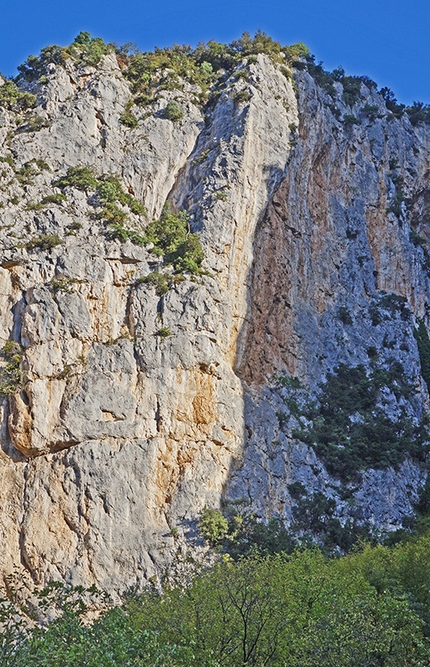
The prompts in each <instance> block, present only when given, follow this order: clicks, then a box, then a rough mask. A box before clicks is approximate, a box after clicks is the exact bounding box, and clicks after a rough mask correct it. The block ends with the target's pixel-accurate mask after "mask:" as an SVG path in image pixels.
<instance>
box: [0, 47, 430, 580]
mask: <svg viewBox="0 0 430 667" xmlns="http://www.w3.org/2000/svg"><path fill="white" fill-rule="evenodd" d="M240 67H242V65H241V66H240ZM248 67H249V70H250V75H249V79H248V80H247V81H246V82H245V81H244V79H242V78H238V79H234V78H231V79H230V80H229V81H227V84H230V85H229V86H228V87H227V88H226V89H225V90H224V92H222V94H221V95H220V97H219V99H218V100H217V102H216V104H215V106H213V107H212V109H211V111H210V112H208V113H207V115H206V117H204V116H203V115H202V111H201V110H200V109H199V108H197V107H196V106H194V104H193V103H192V101H191V100H192V99H193V96H192V95H191V93H189V92H188V90H187V87H185V89H184V91H183V92H182V93H180V94H179V95H180V96H182V100H181V103H182V105H183V106H184V108H185V116H184V118H183V120H182V121H181V122H179V123H172V122H171V121H169V120H167V119H165V118H163V115H162V110H163V108H164V107H165V106H166V103H167V101H168V100H169V99H171V98H173V97H177V96H178V92H177V91H174V92H163V91H162V92H161V94H160V95H161V96H160V98H159V100H158V102H157V103H156V106H155V107H153V109H152V111H153V113H152V114H151V115H150V116H149V117H145V114H143V112H140V111H139V110H136V114H137V115H138V117H139V124H138V127H137V128H135V129H130V128H127V127H125V126H124V125H122V124H121V123H120V120H119V118H120V115H121V114H122V113H123V111H124V108H125V105H126V104H127V102H128V100H129V98H130V92H129V87H128V83H127V81H126V79H125V78H124V76H123V74H122V73H121V70H120V68H119V66H118V64H117V61H116V58H115V56H114V55H109V56H106V57H105V58H104V59H103V60H102V62H101V64H100V65H99V66H98V67H97V68H89V67H87V68H79V67H78V66H76V65H75V64H74V63H68V64H67V65H66V67H55V66H52V71H51V72H50V73H49V76H48V77H47V78H48V81H47V83H46V84H45V85H44V86H42V87H41V88H40V90H36V92H37V94H38V105H39V106H38V107H37V108H36V110H35V112H34V113H37V114H38V116H40V117H42V118H44V119H45V120H47V121H48V122H47V127H42V128H41V129H39V130H38V131H31V128H29V127H27V126H25V125H23V126H22V125H21V126H18V125H17V124H16V118H15V116H14V114H13V113H12V112H9V111H6V110H4V109H3V110H2V109H0V143H1V145H2V149H1V155H2V156H4V157H7V156H9V157H12V158H13V162H11V161H9V162H11V164H9V163H8V162H2V164H1V165H0V167H1V175H2V184H3V187H2V189H1V191H0V203H1V204H3V207H2V208H1V209H0V216H1V229H0V243H1V268H0V281H1V289H0V300H1V301H0V303H1V305H0V338H1V342H2V345H4V344H5V343H6V342H7V341H8V340H13V341H16V342H17V343H19V345H21V346H22V349H23V355H22V361H21V370H22V372H23V376H24V381H23V385H22V387H21V388H20V389H19V390H17V391H16V392H12V393H11V394H10V395H8V396H4V397H3V398H2V403H1V427H0V428H1V431H0V438H1V458H0V476H1V483H0V507H1V514H0V535H1V545H2V549H1V551H0V570H1V572H3V573H8V572H10V571H12V569H13V567H14V566H15V565H17V564H21V565H22V566H23V567H24V568H26V569H27V570H28V571H29V572H30V573H31V575H32V577H33V578H34V579H35V580H36V581H42V582H43V581H47V580H49V579H52V578H54V579H57V578H60V579H63V580H66V581H68V582H73V583H81V582H84V583H96V584H97V585H98V586H100V587H102V588H109V589H117V590H118V589H123V588H125V587H126V586H130V585H133V584H138V585H139V584H141V583H142V582H143V581H144V580H145V579H146V578H148V577H151V576H153V575H154V574H156V573H157V569H158V568H159V566H160V564H161V563H163V562H164V561H165V560H166V559H168V558H169V553H170V552H171V551H172V550H173V548H174V542H175V539H174V537H172V536H171V533H170V531H171V529H172V528H173V527H178V528H179V533H180V534H181V532H182V531H183V530H184V531H186V530H187V527H188V526H189V524H190V522H193V520H195V518H196V516H197V515H198V513H199V512H200V511H201V510H202V508H203V507H205V506H212V507H217V506H219V504H220V501H221V498H222V497H223V496H225V497H227V498H230V499H238V498H242V497H245V498H247V499H248V500H249V502H250V503H251V504H252V506H253V507H254V508H255V509H256V510H257V511H258V512H259V513H260V515H261V516H263V517H266V518H269V517H270V516H271V515H273V514H275V515H277V516H281V517H282V518H283V519H285V520H286V521H287V522H288V520H289V519H290V518H291V508H292V499H291V496H290V494H289V491H288V484H290V483H292V482H294V481H301V482H303V484H304V485H305V486H306V488H307V489H308V490H309V491H310V492H313V491H316V490H318V491H320V490H321V491H323V492H324V493H326V494H327V495H328V496H332V497H336V498H337V500H338V513H339V517H341V518H342V517H343V518H345V517H348V516H349V514H348V512H349V511H350V509H349V508H350V507H351V503H349V504H348V503H346V502H343V501H342V500H341V498H340V497H338V496H337V495H336V494H337V488H338V486H339V483H338V481H337V480H335V479H333V478H332V477H330V476H329V475H328V474H327V472H326V470H325V468H324V465H323V463H322V462H321V461H319V460H318V459H317V457H316V455H315V453H314V452H313V450H312V449H311V448H310V447H308V446H306V445H304V444H303V443H301V442H300V441H298V440H295V439H294V438H293V437H292V435H291V432H289V431H288V430H286V429H285V428H283V427H282V424H281V423H280V421H279V418H278V416H277V414H278V413H279V409H280V406H281V407H282V409H283V410H285V405H284V401H283V395H282V391H281V390H279V389H277V388H276V387H274V386H273V383H272V382H271V378H272V376H273V373H274V372H277V371H286V372H288V373H290V374H292V375H294V376H298V377H300V378H301V380H302V381H303V382H305V383H306V384H307V385H308V386H309V387H310V391H311V392H312V391H315V390H317V387H318V384H319V383H320V382H321V381H322V380H323V379H324V378H325V377H326V374H327V372H329V371H332V370H333V369H334V368H335V367H336V366H337V364H339V363H340V362H344V363H347V364H350V365H353V366H354V365H357V364H364V365H365V366H366V367H367V368H369V367H370V366H369V365H370V360H369V355H368V350H369V347H370V346H374V347H376V348H377V349H378V350H379V351H380V359H381V363H384V361H387V360H389V358H390V357H392V356H393V355H394V356H395V357H396V358H397V359H399V360H400V361H401V362H402V364H403V365H404V368H405V372H406V374H407V375H408V377H409V378H410V379H411V380H413V381H415V382H416V383H417V384H418V385H419V392H418V393H417V395H416V396H415V397H414V399H413V401H410V402H409V403H408V405H407V410H408V414H410V416H411V417H412V418H414V419H418V418H420V417H421V416H422V414H423V411H424V410H425V406H426V404H427V402H428V395H427V389H426V387H425V385H424V382H423V381H422V379H421V375H420V372H421V371H420V362H419V357H418V351H417V344H416V341H415V338H414V336H413V332H414V328H415V323H416V318H423V317H426V314H427V304H428V297H429V285H428V276H427V272H426V268H425V266H424V264H425V262H424V260H425V255H424V250H423V248H422V247H421V246H420V245H416V244H415V245H414V244H413V243H412V242H411V241H410V226H409V223H410V222H411V221H412V220H413V221H414V225H415V228H416V232H417V233H418V234H420V235H421V236H423V237H426V238H427V236H428V233H429V232H428V229H426V228H425V225H426V219H427V218H426V216H428V211H427V208H428V192H429V180H430V176H429V174H430V171H429V156H430V151H429V148H430V131H429V129H428V127H427V126H421V125H419V126H417V127H415V128H413V127H412V126H411V124H410V122H409V120H408V119H407V118H406V117H405V118H402V119H400V120H398V119H392V120H390V119H389V118H388V113H387V110H386V108H385V106H384V103H383V100H382V98H381V97H380V96H379V95H377V94H376V93H375V92H374V91H373V92H372V91H371V90H370V89H368V88H367V87H366V86H364V85H363V87H362V96H363V99H362V100H360V102H359V104H358V105H357V107H356V108H355V113H357V114H359V109H360V108H361V107H362V106H363V105H364V104H366V103H367V104H371V105H377V106H378V107H379V110H380V114H379V116H380V117H378V118H377V119H376V120H374V121H372V122H370V120H369V119H368V118H367V116H366V115H365V114H362V116H360V119H361V123H360V124H359V125H353V126H349V125H347V124H342V123H341V122H339V121H337V120H336V119H335V118H334V117H333V114H332V112H331V111H330V109H329V106H328V105H327V99H326V98H327V95H326V93H324V92H323V91H322V90H321V89H319V88H318V87H317V86H316V85H315V83H314V81H313V79H312V78H311V77H310V76H309V75H308V74H307V73H304V72H301V73H299V74H298V76H297V82H296V84H295V85H296V86H297V92H295V90H294V89H293V84H292V82H291V81H290V80H289V79H288V78H286V77H285V76H284V75H283V74H282V73H281V71H280V70H279V68H278V67H277V66H275V65H273V64H272V63H271V62H270V60H269V59H268V58H267V57H265V56H263V55H259V56H258V62H256V63H254V64H251V65H248ZM240 90H246V91H248V93H249V99H248V100H247V101H242V102H240V101H238V100H236V101H235V99H234V97H235V94H236V93H237V91H240ZM341 92H342V91H341V87H340V89H339V95H338V97H339V99H338V101H337V104H338V106H339V108H340V109H341V111H342V112H343V113H344V114H346V113H351V110H350V108H349V109H348V108H346V107H345V106H344V104H343V102H342V99H341ZM245 97H246V96H244V98H245ZM139 114H140V116H139ZM296 128H298V131H297V130H296ZM31 160H38V161H40V160H43V161H44V162H46V163H47V165H46V166H48V167H49V170H48V169H47V168H46V166H44V165H42V166H40V163H39V166H37V167H34V172H35V173H33V175H32V177H31V178H29V179H23V178H21V179H19V178H17V174H18V176H19V174H20V173H22V171H21V172H20V169H21V168H22V167H23V166H24V165H25V164H27V163H29V161H31ZM390 161H391V162H390ZM394 162H395V163H396V164H397V163H398V167H397V166H396V167H395V168H396V169H397V173H399V174H400V175H401V176H402V178H403V179H404V189H405V192H406V196H407V200H406V201H407V202H408V203H409V210H406V208H405V204H402V206H403V209H402V212H401V214H400V215H395V214H394V213H392V212H391V213H387V207H389V206H390V202H391V201H392V199H393V197H394V196H395V187H394V184H393V181H392V178H391V177H390V174H391V173H392V170H393V169H394V167H393V165H394ZM12 164H13V166H11V165H12ZM33 165H37V163H33ZM77 165H83V166H91V167H93V168H94V169H95V171H96V173H97V174H99V175H100V176H102V175H106V174H115V175H118V176H119V177H120V179H121V182H122V183H123V186H124V189H125V190H128V191H129V192H131V193H133V194H134V196H135V197H136V198H137V199H139V200H140V201H142V202H143V204H144V205H145V207H146V209H147V211H148V213H147V216H146V217H145V216H137V215H135V216H133V215H131V218H132V223H133V225H134V227H135V229H137V230H141V229H144V227H145V225H146V224H147V223H148V221H149V220H151V219H152V218H154V217H157V216H159V214H160V212H161V210H162V207H163V205H164V204H165V202H166V201H170V202H171V205H172V206H174V207H176V208H178V209H186V210H187V211H188V212H189V213H190V220H191V224H192V228H193V231H197V232H198V233H199V235H200V238H201V241H202V244H203V247H204V251H205V261H204V268H205V269H206V271H207V274H206V275H203V276H198V277H193V276H186V277H185V280H184V281H183V282H180V283H178V284H177V285H176V286H174V287H172V288H171V289H170V290H169V291H168V292H167V293H166V294H165V295H163V296H160V295H159V294H157V291H156V289H155V287H154V286H153V285H151V284H148V283H144V282H141V281H140V280H139V279H141V278H143V277H145V276H147V275H148V274H149V273H150V272H151V271H154V270H160V269H162V268H163V262H162V260H160V259H158V258H157V257H154V255H153V254H151V253H150V252H149V250H146V249H145V248H142V247H139V246H136V245H133V244H132V243H131V241H127V242H124V243H121V242H120V241H119V240H109V238H108V236H107V235H106V229H105V227H104V224H103V222H102V221H100V220H98V219H96V217H95V216H94V214H93V211H94V209H92V208H91V197H93V196H95V195H94V193H89V192H83V191H80V190H77V189H75V188H68V189H66V191H65V192H66V194H67V201H66V202H64V203H59V204H55V203H51V204H49V205H48V206H45V207H44V208H40V209H39V210H34V208H35V207H34V206H33V210H32V203H33V204H34V203H37V202H40V201H41V199H43V198H44V197H46V196H49V195H52V193H54V192H57V193H58V192H59V190H58V189H56V188H54V187H53V185H52V182H53V180H55V178H58V177H59V176H61V175H64V173H65V172H66V170H67V168H68V167H70V166H77ZM390 165H391V166H390ZM89 198H90V200H89ZM36 208H37V207H36ZM41 234H45V235H58V236H59V237H60V239H61V244H59V245H56V246H55V247H51V248H43V247H40V243H39V247H38V246H37V243H36V244H33V247H32V244H29V243H28V241H29V240H31V239H36V241H37V239H39V240H40V235H41ZM382 291H385V292H390V293H391V292H392V293H394V294H397V295H401V296H404V297H406V299H407V303H408V304H409V307H406V306H405V308H406V311H405V312H406V315H404V314H403V315H402V313H401V312H400V311H396V310H394V311H393V310H391V311H390V310H386V311H384V318H385V319H383V320H382V322H381V323H380V324H379V325H378V326H374V325H373V324H372V318H371V310H369V309H371V306H372V304H373V305H374V304H378V303H379V302H380V299H381V296H382ZM340 307H343V308H345V309H347V310H348V313H349V314H350V317H351V318H352V323H351V324H344V323H342V322H341V321H340V320H339V317H338V310H339V308H340ZM402 312H403V311H402ZM160 330H163V331H164V332H170V334H171V335H164V336H160V335H156V334H157V332H159V331H160ZM384 345H385V347H384ZM387 362H388V361H387ZM5 363H6V361H5ZM393 410H395V407H393ZM274 442H275V443H276V445H274ZM424 479H425V472H424V471H423V470H422V467H420V465H418V463H416V462H414V461H412V460H409V459H407V460H406V461H405V462H404V464H403V465H402V466H401V467H400V468H398V469H397V470H394V469H392V468H389V469H386V470H378V471H372V470H368V471H367V472H366V473H365V474H364V476H363V478H362V482H361V484H360V485H359V486H358V487H357V488H356V489H355V490H354V494H355V495H354V498H355V502H356V504H358V505H359V506H360V508H361V510H360V511H361V515H360V516H361V518H362V519H363V520H368V521H370V522H371V523H373V524H374V525H375V526H377V527H380V528H392V527H395V526H398V525H399V524H400V522H401V519H402V517H403V516H404V515H407V514H410V513H411V512H412V505H411V502H412V501H414V500H416V498H417V492H418V490H419V488H420V486H422V484H423V481H424Z"/></svg>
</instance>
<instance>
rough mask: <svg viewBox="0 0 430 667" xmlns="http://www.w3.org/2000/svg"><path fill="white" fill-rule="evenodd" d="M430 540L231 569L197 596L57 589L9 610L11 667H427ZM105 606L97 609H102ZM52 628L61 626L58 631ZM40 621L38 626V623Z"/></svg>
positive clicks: (14, 597)
mask: <svg viewBox="0 0 430 667" xmlns="http://www.w3.org/2000/svg"><path fill="white" fill-rule="evenodd" d="M429 591H430V535H429V534H425V535H423V536H421V537H419V538H414V539H413V540H410V541H409V542H404V543H401V544H398V545H396V546H394V547H390V548H388V547H381V546H379V547H376V548H372V547H370V546H365V547H362V549H361V550H360V551H356V552H355V553H353V554H351V555H350V556H348V557H344V558H341V559H331V560H327V559H325V558H324V557H323V555H322V554H321V553H320V552H319V551H318V550H317V549H311V550H303V551H295V552H294V553H292V554H291V555H288V556H287V555H286V554H283V553H281V554H278V555H275V556H251V557H248V558H243V559H240V560H239V561H238V562H236V563H234V562H233V561H231V560H228V559H227V560H223V561H220V562H218V563H217V564H216V565H215V566H213V567H211V568H210V569H208V570H205V571H201V572H200V573H199V574H197V575H195V576H194V578H193V579H192V580H191V582H190V583H189V585H188V586H186V587H183V586H176V587H173V588H172V587H169V586H167V585H165V586H164V587H163V591H162V593H160V592H156V591H155V590H153V591H148V592H146V593H142V594H130V595H128V596H126V598H125V600H124V604H123V605H122V606H121V607H110V608H109V607H108V606H106V601H103V600H100V599H99V600H98V606H99V607H100V606H101V607H102V608H104V611H103V612H102V613H101V615H100V616H99V617H98V618H96V619H95V620H92V621H89V620H86V621H85V618H86V616H85V613H86V610H88V609H91V608H92V605H93V604H94V601H95V599H94V598H95V596H96V593H95V591H91V590H89V591H88V590H84V589H79V588H71V589H67V588H63V587H61V586H60V585H56V584H54V585H51V586H50V587H48V589H46V590H45V591H41V592H39V593H37V595H36V596H34V595H33V598H32V602H31V603H29V602H28V600H26V599H25V597H23V595H22V593H21V594H20V593H19V591H17V589H16V588H14V587H13V586H11V585H10V582H9V588H8V597H7V598H3V599H1V600H0V626H1V631H0V660H1V664H2V667H18V666H19V667H33V666H36V665H37V666H38V667H58V665H63V666H64V667H81V666H82V665H86V666H87V667H120V666H121V667H125V666H126V667H142V665H153V666H157V665H158V666H159V667H223V666H228V667H244V666H245V665H246V666H249V667H251V666H255V667H264V666H266V667H334V666H336V667H357V666H358V665H360V666H362V665H366V666H367V667H380V666H381V665H384V667H424V665H427V664H428V663H429V659H430V644H429V640H428V635H429V631H430V627H429V621H430V617H429V608H430V604H429V603H430V592H429ZM96 602H97V600H96ZM49 619H50V620H49ZM35 621H38V622H35Z"/></svg>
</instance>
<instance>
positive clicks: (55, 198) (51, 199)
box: [42, 192, 67, 206]
mask: <svg viewBox="0 0 430 667" xmlns="http://www.w3.org/2000/svg"><path fill="white" fill-rule="evenodd" d="M64 201H67V197H66V195H65V194H64V193H62V192H57V193H55V194H53V195H47V196H46V197H43V199H42V204H43V205H45V206H46V205H47V204H62V203H63V202H64Z"/></svg>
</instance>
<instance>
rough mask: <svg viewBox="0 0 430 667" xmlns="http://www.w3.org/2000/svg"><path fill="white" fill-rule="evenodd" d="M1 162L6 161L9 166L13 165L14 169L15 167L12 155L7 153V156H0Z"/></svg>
mask: <svg viewBox="0 0 430 667" xmlns="http://www.w3.org/2000/svg"><path fill="white" fill-rule="evenodd" d="M0 162H5V163H6V164H8V165H9V167H12V169H13V168H14V167H15V163H14V161H13V157H12V156H11V155H7V156H6V157H4V156H3V155H2V156H0Z"/></svg>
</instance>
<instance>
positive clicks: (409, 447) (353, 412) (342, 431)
mask: <svg viewBox="0 0 430 667" xmlns="http://www.w3.org/2000/svg"><path fill="white" fill-rule="evenodd" d="M415 391H416V387H415V386H414V385H413V384H412V383H411V382H410V380H409V379H408V378H407V377H406V375H405V373H404V370H403V367H402V365H401V364H400V363H399V362H397V361H392V363H391V365H390V367H389V368H388V369H387V368H382V367H378V366H376V365H375V367H374V368H373V370H372V371H371V372H370V373H369V374H367V373H366V370H365V368H364V366H355V367H349V366H346V365H345V364H340V365H339V366H338V367H337V368H336V369H335V370H334V372H333V373H330V374H329V375H328V377H327V380H326V382H325V383H323V384H322V385H321V393H320V395H319V396H318V401H317V402H316V403H312V404H309V405H308V406H307V408H306V409H305V410H303V411H302V414H303V416H305V417H306V419H307V420H308V421H307V422H306V423H305V422H303V427H302V428H299V429H295V431H294V432H293V435H294V436H295V437H296V438H298V439H300V440H302V441H303V442H306V443H307V444H309V445H310V446H312V447H313V448H314V449H315V451H316V452H317V454H318V455H319V456H321V458H322V459H323V460H324V462H325V464H326V466H327V470H328V471H329V472H330V473H331V474H333V475H336V476H337V477H339V478H340V479H342V480H343V481H346V482H348V481H352V480H356V479H357V478H358V477H359V475H360V472H361V471H363V470H365V469H366V468H386V467H389V466H396V465H398V464H400V463H402V461H404V459H405V457H406V456H407V455H409V456H412V457H414V458H416V459H418V460H422V459H423V457H424V456H425V454H426V453H427V451H428V440H429V435H428V432H427V429H426V425H425V423H424V422H423V423H421V424H416V423H414V422H413V421H412V419H411V418H409V417H408V416H407V413H406V409H405V407H404V405H402V404H401V402H400V400H401V399H402V398H404V399H409V398H411V397H412V396H413V395H414V393H415ZM390 395H394V396H395V398H396V400H397V401H399V402H398V406H397V412H398V415H397V417H396V418H393V417H392V416H389V415H388V414H387V412H386V410H385V406H384V403H385V402H386V401H387V400H388V398H387V397H388V396H390ZM291 407H293V408H294V405H293V404H292V402H291V401H290V408H291ZM296 410H297V408H296ZM298 416H299V417H300V414H298Z"/></svg>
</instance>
